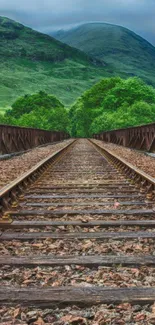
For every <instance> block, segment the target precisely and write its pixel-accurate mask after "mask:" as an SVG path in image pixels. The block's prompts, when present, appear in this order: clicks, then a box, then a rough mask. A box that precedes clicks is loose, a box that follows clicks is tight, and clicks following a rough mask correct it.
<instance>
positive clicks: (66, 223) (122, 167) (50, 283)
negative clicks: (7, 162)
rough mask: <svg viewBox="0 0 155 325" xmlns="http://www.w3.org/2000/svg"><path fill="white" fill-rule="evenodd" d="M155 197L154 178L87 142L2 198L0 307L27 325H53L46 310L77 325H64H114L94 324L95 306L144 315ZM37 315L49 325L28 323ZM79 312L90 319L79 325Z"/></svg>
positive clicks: (154, 297) (154, 258) (153, 294)
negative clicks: (133, 307) (136, 310)
mask: <svg viewBox="0 0 155 325" xmlns="http://www.w3.org/2000/svg"><path fill="white" fill-rule="evenodd" d="M154 191H155V180H154V178H152V177H149V176H148V175H147V174H145V173H143V172H141V171H139V170H138V169H137V168H134V167H133V166H132V165H131V164H127V163H126V162H125V161H124V160H123V159H121V160H120V159H119V157H117V156H116V155H115V156H113V154H112V152H110V151H105V150H103V149H102V148H100V147H99V146H97V145H96V144H95V142H93V141H88V140H86V139H79V140H76V141H73V142H72V143H71V144H69V146H67V145H66V148H65V149H63V150H61V151H59V152H57V153H56V155H52V156H51V157H50V158H48V159H45V160H44V162H41V163H39V164H38V165H37V166H36V167H35V168H33V170H31V171H30V172H29V173H26V174H24V175H23V176H22V177H20V178H19V179H18V180H16V181H14V182H12V183H11V184H10V185H9V186H7V187H6V188H3V189H2V190H1V191H0V198H1V221H0V228H1V232H0V246H1V254H0V266H1V271H0V272H1V274H0V275H1V287H0V304H1V306H4V308H6V309H5V310H8V309H7V308H12V310H13V313H15V311H17V310H18V313H17V312H16V314H17V315H16V317H15V318H19V319H21V318H20V317H21V310H22V308H30V309H27V310H28V311H29V310H32V309H33V311H34V315H35V316H34V319H33V317H32V318H31V321H29V322H28V324H30V323H31V324H33V321H34V324H37V325H38V324H39V325H40V324H41V325H42V324H46V323H47V324H59V323H54V321H56V320H57V321H58V319H57V316H56V314H54V310H57V312H56V313H57V314H59V312H58V309H59V310H60V309H61V308H70V309H67V312H68V310H69V311H70V317H73V315H72V312H71V310H72V308H73V309H75V311H74V317H75V316H76V317H77V315H78V317H79V318H78V317H77V322H76V320H75V322H72V323H71V322H70V323H69V324H95V325H96V324H115V323H110V321H109V323H108V322H107V323H99V322H98V323H97V322H96V323H95V318H93V312H92V309H91V308H100V306H101V305H102V304H107V306H108V307H107V308H114V307H109V306H113V305H117V304H123V306H124V304H125V303H126V304H128V305H126V306H128V308H129V304H133V305H137V304H138V305H140V306H142V305H147V306H149V307H147V308H150V309H148V310H149V311H151V308H152V307H151V304H152V303H154V301H155V269H154V267H155V243H154V240H155V220H154V217H155V209H154V193H155V192H154ZM75 305H76V306H77V307H76V308H75ZM95 305H96V306H97V307H94V306H95ZM66 306H67V307H66ZM68 306H69V307H68ZM92 306H93V307H92ZM36 308H41V310H44V309H46V308H51V309H50V312H49V314H50V316H49V317H53V322H51V323H50V322H48V321H47V320H49V319H50V320H51V319H52V318H48V317H47V315H45V317H43V316H42V317H43V318H40V316H38V315H40V314H38V312H36V314H35V310H36ZM81 308H82V309H81ZM83 308H84V309H85V310H87V308H90V309H89V316H90V314H91V315H92V316H91V317H92V318H91V317H90V318H89V317H86V316H83V317H82V316H81V315H83V314H81V313H82V312H81V310H83ZM122 308H123V307H122ZM141 308H143V307H141ZM19 310H20V311H19ZM37 310H38V309H37ZM90 310H91V313H90ZM95 310H96V311H97V310H98V309H95ZM109 310H110V309H109ZM123 310H124V309H123ZM52 311H53V312H52ZM93 311H94V309H93ZM29 313H30V311H29ZM51 313H52V316H51ZM47 314H48V313H47ZM75 314H76V315H75ZM146 314H147V313H146ZM148 314H149V312H148ZM11 315H12V314H11ZM62 315H63V314H61V316H62ZM64 315H65V314H64ZM71 315H72V316H71ZM79 315H80V316H79ZM2 316H3V314H2ZM10 317H12V316H10ZM25 317H28V316H25ZM38 317H39V318H40V319H42V321H43V323H41V321H40V323H39V321H38V319H39V318H38ZM54 317H55V318H54ZM64 317H67V316H64ZM68 317H69V316H68ZM76 317H75V318H76ZM2 318H3V317H2ZM66 319H67V318H66ZM70 319H71V318H70ZM82 319H83V320H82ZM152 319H153V318H152ZM8 320H9V316H8ZM120 320H121V317H120ZM144 320H145V319H144V318H143V319H142V321H144ZM9 321H10V320H9ZM35 321H36V323H35ZM66 321H67V320H66ZM68 321H69V318H68ZM93 321H94V323H93ZM37 322H38V323H37ZM20 324H23V323H20ZM24 324H27V323H26V319H25V323H24ZM60 324H67V323H65V321H64V323H63V321H62V322H60ZM118 324H123V323H120V322H118ZM128 324H130V322H128ZM131 324H133V323H131ZM142 324H143V323H142ZM144 324H145V322H144ZM146 324H148V323H146ZM150 324H152V323H150Z"/></svg>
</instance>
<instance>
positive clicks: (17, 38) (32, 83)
mask: <svg viewBox="0 0 155 325" xmlns="http://www.w3.org/2000/svg"><path fill="white" fill-rule="evenodd" d="M109 75H110V72H108V71H107V67H105V66H104V64H103V63H101V62H99V61H97V60H96V59H92V58H91V57H89V56H88V55H87V54H85V53H83V52H81V51H79V50H77V49H74V48H71V47H70V46H68V45H65V44H63V43H61V42H59V41H57V40H55V39H54V38H52V37H50V36H49V35H45V34H42V33H39V32H37V31H35V30H32V29H31V28H28V27H25V26H23V25H21V24H19V23H17V22H15V21H13V20H11V19H8V18H4V17H0V80H1V82H0V110H2V109H3V110H4V109H6V108H7V107H8V106H11V104H12V103H13V102H14V101H15V100H16V99H17V98H18V97H19V96H21V95H25V94H33V93H34V92H37V91H40V90H43V91H46V92H47V93H49V94H54V95H55V96H58V97H59V98H60V100H62V101H63V102H64V103H65V104H70V103H73V101H74V100H75V99H77V97H78V96H79V95H81V94H82V92H83V90H86V89H88V88H89V87H90V86H91V85H93V84H94V83H95V82H97V81H98V80H100V79H101V78H102V77H104V76H109Z"/></svg>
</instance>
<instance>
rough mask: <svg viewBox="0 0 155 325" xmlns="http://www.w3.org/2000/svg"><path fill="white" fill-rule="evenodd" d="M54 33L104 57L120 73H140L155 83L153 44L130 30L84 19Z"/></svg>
mask: <svg viewBox="0 0 155 325" xmlns="http://www.w3.org/2000/svg"><path fill="white" fill-rule="evenodd" d="M53 36H54V37H56V38H57V39H59V40H60V41H61V42H64V43H66V44H69V45H71V46H74V47H76V48H77V49H80V50H82V51H84V52H85V53H87V54H89V55H91V56H92V57H94V58H97V59H99V60H103V62H105V63H106V64H108V65H112V66H113V70H114V71H115V70H117V71H119V76H121V74H122V73H126V74H127V75H128V77H129V76H138V77H141V78H142V79H143V80H144V81H146V82H147V83H150V84H153V85H155V73H154V72H155V47H154V46H153V45H151V44H150V43H149V42H147V41H146V40H145V39H144V38H142V37H140V36H139V35H137V34H135V33H134V32H132V31H131V30H129V29H127V28H124V27H121V26H116V25H111V24H105V23H87V24H83V25H80V26H78V27H76V28H72V29H70V30H65V31H63V30H60V31H58V32H57V33H56V32H55V33H53Z"/></svg>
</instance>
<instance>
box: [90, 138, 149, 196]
mask: <svg viewBox="0 0 155 325" xmlns="http://www.w3.org/2000/svg"><path fill="white" fill-rule="evenodd" d="M90 142H91V143H93V145H94V146H95V147H96V148H97V149H98V150H99V152H101V153H102V154H103V155H104V157H106V158H107V159H108V160H109V161H110V162H111V164H113V165H114V166H115V167H116V169H118V170H119V171H120V172H121V173H122V174H124V175H125V177H127V179H128V181H129V182H130V183H131V184H133V185H135V187H136V188H137V189H139V191H140V193H142V194H146V198H147V199H151V200H152V198H154V195H155V178H154V177H151V176H150V175H148V174H147V173H145V172H143V171H142V170H141V169H139V168H137V167H135V166H133V165H132V164H130V163H128V162H127V161H126V160H125V159H123V158H121V157H120V156H118V155H116V154H115V153H113V152H112V151H111V150H109V149H105V148H102V147H101V146H100V145H99V144H96V143H95V142H93V140H90Z"/></svg>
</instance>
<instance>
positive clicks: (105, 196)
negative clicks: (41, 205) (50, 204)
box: [24, 194, 143, 199]
mask: <svg viewBox="0 0 155 325" xmlns="http://www.w3.org/2000/svg"><path fill="white" fill-rule="evenodd" d="M24 197H25V198H27V199H80V198H86V199H96V198H105V199H108V198H114V199H115V198H117V199H118V198H119V199H121V198H130V199H133V198H139V197H143V196H141V195H139V194H137V195H136V194H134V195H126V194H116V195H114V194H112V195H104V194H103V195H101V194H96V195H94V194H92V195H91V194H90V195H84V194H83V195H82V194H81V195H78V194H74V195H72V194H68V195H25V196H24Z"/></svg>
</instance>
